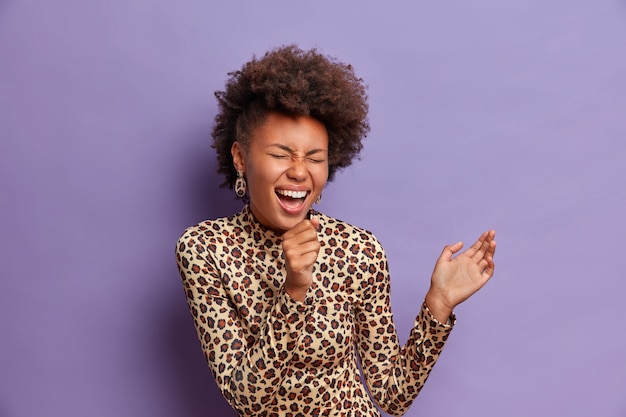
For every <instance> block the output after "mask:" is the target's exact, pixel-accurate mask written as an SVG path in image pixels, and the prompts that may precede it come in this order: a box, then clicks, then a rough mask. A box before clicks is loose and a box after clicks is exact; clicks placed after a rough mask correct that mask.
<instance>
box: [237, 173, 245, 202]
mask: <svg viewBox="0 0 626 417" xmlns="http://www.w3.org/2000/svg"><path fill="white" fill-rule="evenodd" d="M235 194H237V197H239V198H243V196H244V195H246V179H245V178H244V177H243V172H242V171H239V170H238V171H237V180H236V181H235Z"/></svg>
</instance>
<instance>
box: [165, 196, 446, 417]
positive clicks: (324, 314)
mask: <svg viewBox="0 0 626 417" xmlns="http://www.w3.org/2000/svg"><path fill="white" fill-rule="evenodd" d="M316 214H317V215H318V217H319V218H320V232H319V240H320V242H321V249H320V252H319V255H318V259H317V262H316V264H315V266H314V271H313V284H312V286H311V288H310V289H309V291H308V293H307V296H306V298H305V301H304V302H298V301H295V300H293V299H292V298H291V297H289V295H288V294H287V293H285V291H284V289H283V281H284V279H285V265H284V260H283V255H282V248H281V237H280V236H279V235H277V234H275V233H274V232H272V231H271V230H267V229H265V228H264V227H263V226H262V225H260V224H259V223H258V222H257V221H256V220H255V218H254V216H253V215H252V213H251V211H250V209H249V207H248V206H246V207H244V209H243V210H242V211H241V212H240V213H238V214H236V215H233V216H230V217H225V218H220V219H217V220H211V221H205V222H203V223H200V224H198V225H196V226H193V227H190V228H188V229H187V230H186V231H185V232H184V234H183V235H182V236H181V237H180V239H179V241H178V243H177V250H176V257H177V262H178V267H179V270H180V275H181V278H182V281H183V285H184V289H185V293H186V295H187V301H188V304H189V308H190V310H191V315H192V316H193V321H194V324H195V327H196V330H197V333H198V337H199V339H200V342H201V345H202V350H203V351H204V355H205V357H206V360H207V362H208V364H209V366H210V368H211V371H212V373H213V376H214V377H215V380H216V382H217V385H218V386H219V388H220V390H221V391H222V393H223V395H224V397H225V398H226V400H227V401H228V402H229V403H230V405H231V406H232V407H233V408H234V409H235V410H236V411H237V413H238V414H239V415H240V416H266V417H278V416H289V417H296V416H354V417H357V416H368V417H373V416H380V414H379V412H378V410H377V408H376V407H375V406H374V404H373V402H372V399H371V398H373V399H374V400H375V401H376V403H377V404H378V405H379V407H380V408H381V409H383V410H385V411H386V412H388V413H390V414H393V415H401V414H403V413H404V412H406V410H407V409H408V407H409V406H410V405H411V403H412V402H413V400H414V399H415V397H416V396H417V395H418V393H419V391H420V389H421V388H422V386H423V385H424V383H425V382H426V379H427V378H428V375H429V373H430V371H431V369H432V368H433V366H434V364H435V362H436V361H437V358H438V356H439V354H440V352H441V350H442V349H443V347H444V344H445V341H446V339H447V337H448V334H449V332H450V330H451V328H452V326H453V324H454V321H455V319H454V317H451V322H450V323H451V324H442V323H440V322H438V321H437V320H435V319H434V318H433V317H432V315H431V314H430V312H429V311H428V308H427V306H426V305H425V304H422V307H421V310H420V311H419V314H418V315H417V318H416V320H415V325H414V327H413V329H412V330H411V333H410V335H409V338H408V340H407V342H406V344H405V345H404V346H403V347H401V346H400V345H399V342H398V336H397V333H396V329H395V326H394V323H393V318H392V314H391V309H390V303H389V289H390V288H389V273H388V267H387V259H386V256H385V252H384V250H383V248H382V246H381V245H380V243H379V242H378V241H377V240H376V238H375V237H374V236H373V235H372V234H371V233H369V232H368V231H365V230H362V229H359V228H357V227H354V226H351V225H349V224H347V223H345V222H342V221H339V220H336V219H333V218H331V217H328V216H325V215H323V214H320V213H316ZM356 355H358V357H359V359H360V362H361V366H362V369H363V373H364V376H365V378H364V379H365V381H366V384H367V386H368V388H369V391H370V393H371V398H370V395H368V393H367V391H366V389H365V387H364V386H363V384H362V382H361V374H360V371H359V367H358V365H357V358H356Z"/></svg>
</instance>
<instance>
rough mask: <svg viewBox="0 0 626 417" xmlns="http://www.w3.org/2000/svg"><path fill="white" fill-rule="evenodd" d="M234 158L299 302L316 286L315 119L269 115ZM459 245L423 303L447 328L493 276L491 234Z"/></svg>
mask: <svg viewBox="0 0 626 417" xmlns="http://www.w3.org/2000/svg"><path fill="white" fill-rule="evenodd" d="M232 156H233V161H234V163H235V167H236V169H237V170H239V171H242V172H243V173H244V174H245V175H246V180H247V183H248V190H249V192H250V207H251V209H252V212H253V214H254V215H255V217H256V218H257V220H258V221H260V222H261V223H262V224H263V225H264V226H266V227H267V228H269V229H272V230H274V231H275V232H277V233H279V234H282V237H283V242H282V246H283V251H284V258H285V266H286V279H285V283H284V288H285V291H286V292H287V294H289V295H290V296H291V297H292V298H293V299H294V300H297V301H301V302H302V301H304V299H305V296H306V293H307V291H308V289H309V288H310V286H311V284H312V282H313V266H314V265H315V262H316V261H317V256H318V253H319V250H320V242H319V240H318V234H317V230H318V227H319V219H317V218H315V217H313V218H311V219H308V218H307V215H308V213H309V211H310V209H311V206H312V204H313V202H314V201H315V199H316V198H317V196H319V194H320V193H321V191H322V190H323V188H324V186H325V184H326V181H327V173H328V135H327V133H326V130H325V128H324V126H323V125H321V124H320V122H318V121H316V120H315V119H313V118H310V117H306V116H302V117H290V116H285V115H281V114H277V113H272V114H271V115H270V116H268V118H267V119H266V121H265V122H264V123H262V124H261V125H260V126H259V127H258V128H257V129H256V132H255V133H254V134H253V135H252V143H251V144H249V145H248V146H246V147H244V146H242V145H240V144H239V143H237V142H235V144H234V145H233V147H232ZM284 190H290V191H294V190H297V191H298V192H302V193H305V197H303V198H302V200H301V203H296V202H295V201H293V202H292V203H290V204H291V205H295V206H297V207H296V208H294V207H292V206H285V205H284V203H282V202H281V199H280V198H279V194H280V193H281V192H282V191H284ZM462 248H463V243H462V242H458V243H455V244H452V245H448V246H446V247H444V249H443V251H442V252H441V255H440V256H439V258H438V259H437V261H436V263H435V267H434V270H433V273H432V276H431V279H430V288H429V290H428V292H427V293H426V297H425V301H426V305H427V306H428V308H429V310H430V312H431V314H432V315H433V316H434V317H435V318H436V319H437V320H438V321H440V322H442V323H445V322H446V321H447V320H448V318H449V317H450V315H451V314H452V311H453V309H454V308H455V307H456V306H457V305H459V304H460V303H462V302H463V301H465V300H467V299H468V298H469V297H470V296H472V295H473V294H474V293H476V292H477V291H478V290H479V289H481V288H482V287H483V286H484V285H485V284H486V283H487V281H489V279H491V277H492V276H493V274H494V269H495V264H494V261H493V258H494V255H495V251H496V241H495V231H493V230H488V231H486V232H484V233H483V234H481V236H480V237H479V238H478V239H477V240H476V242H474V243H473V244H472V245H471V246H470V247H469V248H468V249H466V250H465V251H463V252H461V250H462Z"/></svg>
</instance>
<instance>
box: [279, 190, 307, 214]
mask: <svg viewBox="0 0 626 417" xmlns="http://www.w3.org/2000/svg"><path fill="white" fill-rule="evenodd" d="M308 195H309V192H308V191H293V190H276V196H278V201H280V204H281V206H283V208H284V209H286V210H287V211H290V212H292V211H299V209H301V208H302V205H303V204H304V201H305V200H306V197H307V196H308Z"/></svg>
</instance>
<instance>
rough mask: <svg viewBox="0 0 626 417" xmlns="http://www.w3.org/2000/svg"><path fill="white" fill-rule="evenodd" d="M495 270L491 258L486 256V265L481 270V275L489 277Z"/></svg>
mask: <svg viewBox="0 0 626 417" xmlns="http://www.w3.org/2000/svg"><path fill="white" fill-rule="evenodd" d="M495 270H496V264H495V263H494V262H493V258H490V257H488V258H487V267H486V268H485V270H484V271H483V275H486V276H487V279H489V278H491V277H492V276H493V273H494V272H495Z"/></svg>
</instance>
